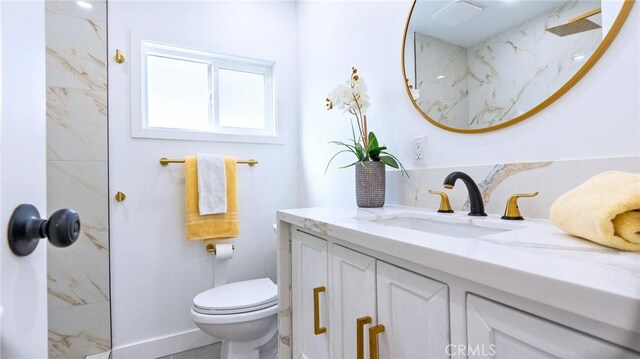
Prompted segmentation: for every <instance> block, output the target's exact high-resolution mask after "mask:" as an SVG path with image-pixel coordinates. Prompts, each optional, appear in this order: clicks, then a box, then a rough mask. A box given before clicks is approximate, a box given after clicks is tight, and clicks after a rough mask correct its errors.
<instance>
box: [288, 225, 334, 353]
mask: <svg viewBox="0 0 640 359" xmlns="http://www.w3.org/2000/svg"><path fill="white" fill-rule="evenodd" d="M327 260H328V243H327V241H326V240H324V239H320V238H317V237H314V236H310V235H308V234H306V233H303V232H300V231H296V230H294V231H292V238H291V299H292V301H291V311H292V313H295V316H294V318H295V319H294V320H293V323H292V329H293V332H294V333H295V339H294V340H293V343H292V344H293V348H292V350H293V354H294V355H293V357H294V358H328V357H329V334H328V333H327V330H326V327H327V326H328V322H329V316H328V315H327V314H328V310H327V309H328V298H327V292H326V288H327V285H328V263H327Z"/></svg>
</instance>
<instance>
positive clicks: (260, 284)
mask: <svg viewBox="0 0 640 359" xmlns="http://www.w3.org/2000/svg"><path fill="white" fill-rule="evenodd" d="M277 314H278V289H277V286H276V285H275V284H274V283H273V282H272V281H271V279H269V278H261V279H254V280H247V281H243V282H236V283H230V284H225V285H222V286H219V287H215V288H212V289H209V290H206V291H204V292H202V293H200V294H198V295H197V296H195V298H193V306H192V308H191V318H192V319H193V321H194V322H195V323H196V325H197V326H198V327H199V328H200V329H201V330H202V331H203V332H205V333H207V334H208V335H210V336H212V337H215V338H219V339H222V358H223V359H229V358H232V359H258V357H259V351H260V347H261V346H263V345H264V344H266V343H267V342H269V340H270V339H271V338H273V336H274V335H275V334H276V332H277Z"/></svg>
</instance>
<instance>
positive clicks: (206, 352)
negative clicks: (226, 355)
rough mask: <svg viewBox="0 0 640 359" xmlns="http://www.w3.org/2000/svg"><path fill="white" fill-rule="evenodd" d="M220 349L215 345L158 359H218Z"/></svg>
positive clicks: (219, 346) (217, 344)
mask: <svg viewBox="0 0 640 359" xmlns="http://www.w3.org/2000/svg"><path fill="white" fill-rule="evenodd" d="M220 348H221V345H220V343H215V344H211V345H207V346H204V347H200V348H195V349H191V350H187V351H184V352H181V353H176V354H171V355H168V356H166V357H162V358H158V359H220Z"/></svg>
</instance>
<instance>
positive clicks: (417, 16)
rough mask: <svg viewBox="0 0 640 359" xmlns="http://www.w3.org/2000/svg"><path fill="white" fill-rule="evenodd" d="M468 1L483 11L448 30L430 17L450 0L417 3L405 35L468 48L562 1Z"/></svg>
mask: <svg viewBox="0 0 640 359" xmlns="http://www.w3.org/2000/svg"><path fill="white" fill-rule="evenodd" d="M468 1H470V2H472V3H474V4H477V5H480V6H481V7H483V8H484V11H483V12H482V13H480V14H479V15H477V16H476V17H473V18H472V19H470V20H469V21H467V22H465V23H463V24H460V25H458V26H456V27H449V26H445V25H441V24H438V23H437V22H435V21H434V20H433V14H435V13H437V12H438V11H440V10H441V9H443V8H445V7H446V6H448V5H450V4H452V3H454V2H455V1H454V0H448V1H437V0H435V1H432V0H418V1H417V3H416V5H415V8H414V9H413V14H412V15H411V23H410V27H409V30H410V32H409V33H413V32H416V31H417V32H419V33H422V34H426V35H429V36H433V37H435V38H438V39H440V40H444V41H447V42H450V43H452V44H456V45H459V46H464V47H468V46H472V45H475V44H477V43H479V42H481V41H483V40H486V39H487V38H489V37H491V36H494V35H496V34H499V33H501V32H503V31H506V30H508V29H510V28H512V27H515V26H517V25H519V24H521V23H523V22H525V21H526V20H529V19H531V18H534V17H536V16H538V15H541V14H543V13H545V12H547V11H549V10H551V9H554V8H557V7H559V6H561V5H562V4H564V3H565V2H566V1H558V0H555V1H550V0H546V1H541V0H538V1H532V0H468Z"/></svg>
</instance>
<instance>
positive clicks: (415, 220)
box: [369, 216, 521, 238]
mask: <svg viewBox="0 0 640 359" xmlns="http://www.w3.org/2000/svg"><path fill="white" fill-rule="evenodd" d="M454 220H458V221H456V222H449V221H443V220H437V219H434V218H423V217H413V216H398V217H394V218H386V219H385V218H381V219H375V220H369V221H370V222H373V223H377V224H381V225H383V226H391V227H399V228H406V229H411V230H414V231H420V232H426V233H433V234H439V235H444V236H449V237H459V238H473V237H480V236H484V235H487V234H495V233H501V232H506V231H512V230H514V229H519V228H521V227H520V226H512V225H507V224H506V223H505V224H497V223H486V222H484V223H481V224H476V223H470V222H469V221H468V219H467V218H464V217H459V218H454ZM480 221H482V220H480Z"/></svg>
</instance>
